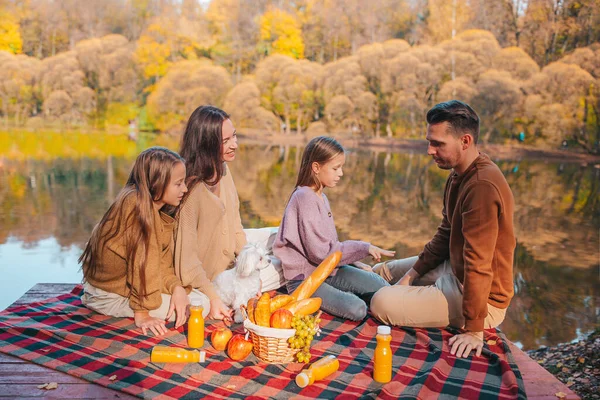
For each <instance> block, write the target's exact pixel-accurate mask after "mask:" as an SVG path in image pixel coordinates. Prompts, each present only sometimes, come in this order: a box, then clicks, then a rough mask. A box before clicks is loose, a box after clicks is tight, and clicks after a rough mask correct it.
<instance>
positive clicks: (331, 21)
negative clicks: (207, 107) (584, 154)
mask: <svg viewBox="0 0 600 400" xmlns="http://www.w3.org/2000/svg"><path fill="white" fill-rule="evenodd" d="M599 41H600V1H598V0H582V1H572V0H530V1H527V0H488V1H483V0H468V1H467V0H381V1H376V2H372V1H371V2H369V1H367V0H299V1H290V0H278V1H269V0H256V1H255V0H213V1H210V2H199V1H197V0H88V1H80V0H0V115H1V117H2V123H3V124H4V125H5V127H9V126H10V127H19V128H22V129H39V128H42V127H57V128H59V129H64V128H73V127H80V128H84V129H85V128H95V129H106V130H108V131H112V130H115V129H119V127H126V126H127V125H128V123H129V121H131V120H136V121H137V123H138V126H139V128H141V129H144V130H151V131H160V132H181V130H182V127H183V124H184V122H185V121H186V120H187V118H188V116H189V114H190V113H191V112H192V111H193V109H194V108H195V107H197V106H198V105H200V104H207V103H210V104H214V105H217V106H220V107H223V108H224V109H225V110H227V111H228V112H230V113H231V114H232V118H233V119H234V122H235V124H236V126H237V127H238V129H240V130H242V131H243V129H253V130H254V131H255V132H258V133H262V134H267V133H275V132H281V133H283V134H289V135H292V134H295V135H307V136H312V135H315V134H321V133H325V132H331V133H337V132H344V133H352V134H354V135H362V136H365V137H378V136H390V137H399V138H416V137H419V136H420V135H421V134H422V132H423V129H424V126H425V121H424V114H425V112H426V110H427V109H428V108H429V107H431V106H432V105H433V104H435V103H437V102H439V101H444V100H448V99H451V98H458V99H461V100H464V101H466V102H469V103H470V104H471V105H473V107H474V108H475V109H476V110H477V111H478V112H479V114H480V115H481V117H482V120H483V123H482V140H483V141H485V142H486V143H487V142H500V143H502V142H506V141H507V140H510V139H511V138H513V137H514V136H515V135H516V134H518V133H519V132H523V133H525V142H526V143H529V144H531V145H535V146H540V147H557V146H559V145H560V144H561V143H566V144H568V145H570V146H571V147H580V148H583V149H585V150H586V151H589V152H594V153H598V152H599V151H600V144H599V142H600V120H599V118H598V112H599V109H600V95H599V93H600V89H599V83H600V43H599ZM121 129H122V128H121Z"/></svg>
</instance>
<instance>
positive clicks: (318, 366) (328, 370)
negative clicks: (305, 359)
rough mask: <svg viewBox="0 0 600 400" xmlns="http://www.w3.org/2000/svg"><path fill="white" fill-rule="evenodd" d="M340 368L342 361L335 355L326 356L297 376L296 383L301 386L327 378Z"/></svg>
mask: <svg viewBox="0 0 600 400" xmlns="http://www.w3.org/2000/svg"><path fill="white" fill-rule="evenodd" d="M338 368H340V362H339V361H338V359H337V358H335V356H326V357H323V358H321V359H320V360H319V361H315V362H314V363H313V364H312V365H311V366H310V367H308V369H307V370H305V371H302V372H300V373H299V374H298V375H297V376H296V384H297V385H298V386H300V387H302V388H303V387H306V386H308V385H312V384H313V383H315V381H319V380H321V379H324V378H327V377H328V376H329V375H331V374H333V373H334V372H335V371H337V370H338Z"/></svg>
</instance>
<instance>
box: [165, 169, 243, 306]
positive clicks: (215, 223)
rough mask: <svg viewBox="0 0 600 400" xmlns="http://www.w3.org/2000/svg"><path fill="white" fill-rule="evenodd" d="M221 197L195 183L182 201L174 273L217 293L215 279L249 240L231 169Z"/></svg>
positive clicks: (206, 291)
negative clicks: (244, 228) (241, 216)
mask: <svg viewBox="0 0 600 400" xmlns="http://www.w3.org/2000/svg"><path fill="white" fill-rule="evenodd" d="M220 186H221V187H220V197H217V196H216V195H215V194H214V193H212V192H211V191H210V190H208V188H207V187H206V185H205V184H204V183H202V182H200V183H198V184H196V186H195V187H194V188H193V189H192V192H191V193H190V194H189V196H188V198H187V199H186V201H185V203H184V204H183V206H182V208H181V211H180V214H179V224H178V227H177V236H176V239H175V273H176V274H177V276H178V277H179V279H181V281H182V283H183V286H188V285H191V286H192V287H193V288H195V289H198V290H200V291H201V292H202V293H204V294H206V295H207V296H208V298H209V299H211V300H212V299H214V298H217V297H218V295H217V293H216V291H215V288H214V287H213V284H212V281H213V280H214V279H215V278H216V277H217V275H219V274H220V273H221V272H223V271H225V270H226V269H228V268H230V267H231V266H233V261H234V260H235V257H236V255H237V254H238V253H239V252H240V250H241V249H242V247H244V245H245V244H246V234H245V233H244V230H243V228H242V221H241V218H240V202H239V198H238V194H237V190H236V188H235V184H234V183H233V179H232V177H231V173H230V172H229V168H228V167H226V168H225V175H224V176H223V177H222V178H221V182H220Z"/></svg>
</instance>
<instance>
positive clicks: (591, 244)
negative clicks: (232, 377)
mask: <svg viewBox="0 0 600 400" xmlns="http://www.w3.org/2000/svg"><path fill="white" fill-rule="evenodd" d="M243 141H244V140H243V138H241V140H240V142H241V147H240V150H239V153H238V157H237V159H236V161H235V162H233V163H231V164H230V168H231V170H232V174H233V177H234V180H235V182H236V185H237V188H238V192H239V197H240V202H241V213H242V221H243V224H244V226H245V227H262V226H276V225H278V224H279V222H280V219H281V216H282V214H283V210H284V207H285V203H286V200H287V198H288V197H289V195H290V192H291V190H292V189H293V185H294V183H295V180H296V173H297V169H298V166H299V162H300V156H301V152H302V148H301V147H297V146H279V145H244V144H243ZM154 144H158V145H163V146H167V147H170V148H172V149H175V150H176V149H177V147H178V145H177V141H176V140H175V139H173V138H169V137H165V136H159V137H151V136H145V137H143V138H141V139H140V140H139V141H138V142H137V143H134V142H130V141H128V140H127V137H126V136H125V135H106V134H75V133H71V134H60V133H48V134H44V135H36V134H34V133H27V132H23V133H0V273H1V274H2V280H1V282H0V310H1V309H4V308H5V307H6V306H8V305H9V304H10V303H12V302H13V301H15V300H16V299H17V298H19V297H20V296H21V295H22V294H23V293H25V291H27V290H28V289H29V288H31V287H32V286H33V285H34V284H36V283H38V282H72V283H77V282H80V280H81V271H80V270H79V265H78V264H77V258H78V256H79V254H81V251H82V250H81V249H82V246H83V245H84V244H85V242H86V241H87V239H88V237H89V235H90V232H91V230H92V228H93V227H94V225H95V224H96V223H97V222H98V221H99V219H100V218H101V217H102V215H103V213H104V212H105V210H106V208H107V207H108V205H109V204H110V202H111V201H112V199H114V197H115V196H116V194H117V193H118V191H119V190H120V188H121V187H122V185H123V183H124V182H125V180H126V179H127V176H128V174H129V170H130V168H131V166H132V164H133V160H134V159H135V156H136V155H137V154H138V153H139V151H141V150H143V149H144V148H146V147H149V146H151V145H154ZM492 158H494V155H493V154H492ZM497 164H498V165H499V166H500V168H501V169H502V171H503V172H504V174H505V176H506V178H507V180H508V182H509V184H510V186H511V188H512V190H513V193H514V196H515V230H516V236H517V241H518V244H517V249H516V254H515V264H514V276H515V297H514V299H513V301H512V303H511V306H510V308H509V310H508V315H507V319H506V320H505V321H504V323H503V324H502V325H501V328H502V330H503V331H504V332H505V333H506V334H507V336H508V337H509V338H510V339H511V340H512V341H514V342H515V343H517V344H518V345H519V346H521V347H522V348H523V349H535V348H538V347H540V346H543V345H554V344H557V343H562V342H569V341H572V340H576V339H577V338H580V337H582V336H583V335H585V334H586V333H588V332H590V331H592V330H593V329H594V328H595V327H597V326H598V323H599V317H600V276H599V270H600V265H599V257H600V254H599V252H600V250H599V243H600V238H599V231H600V188H599V187H600V169H599V168H597V166H594V165H582V164H580V163H568V162H563V163H556V162H546V161H543V160H527V159H522V160H519V159H515V160H501V161H497ZM344 172H345V175H344V177H343V178H342V181H341V183H340V184H339V186H338V187H336V188H335V189H333V190H330V191H329V192H328V196H329V199H330V201H331V205H332V209H333V212H334V217H335V221H336V225H337V228H338V232H339V234H340V237H341V238H342V239H349V238H352V239H360V240H365V241H369V242H372V243H373V244H375V245H378V246H381V247H384V248H390V249H394V250H396V254H397V256H398V257H408V256H413V255H417V254H418V253H419V252H420V250H421V249H422V247H423V245H424V244H425V243H427V241H428V240H429V239H430V238H431V236H432V235H433V234H434V232H435V230H436V228H437V226H438V224H439V222H440V218H441V207H442V191H443V186H444V183H445V180H446V177H447V176H448V171H443V170H440V169H438V168H437V167H436V166H435V164H434V163H433V162H432V160H431V159H430V158H429V157H428V156H426V155H425V149H423V151H414V150H413V151H410V150H406V151H402V150H398V152H384V151H371V150H366V149H349V154H348V157H347V161H346V167H345V168H344Z"/></svg>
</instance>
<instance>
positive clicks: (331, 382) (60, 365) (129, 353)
mask: <svg viewBox="0 0 600 400" xmlns="http://www.w3.org/2000/svg"><path fill="white" fill-rule="evenodd" d="M81 293H82V288H81V286H77V287H76V288H75V289H74V290H73V291H72V292H71V293H70V294H65V295H62V296H59V297H56V298H54V299H49V300H46V301H42V302H37V303H31V304H27V305H23V306H15V307H11V308H9V309H7V310H5V311H3V312H2V313H0V352H3V353H7V354H11V355H13V356H17V357H20V358H23V359H25V360H28V361H31V362H34V363H36V364H40V365H43V366H46V367H49V368H53V369H56V370H58V371H62V372H66V373H68V374H70V375H74V376H77V377H80V378H83V379H86V380H89V381H90V382H94V383H96V384H99V385H104V386H107V387H109V388H112V389H116V390H122V391H124V392H127V393H130V394H132V395H135V396H138V397H142V398H160V399H186V398H190V399H191V398H194V399H196V398H201V397H206V398H250V399H252V398H255V399H257V398H275V399H278V398H280V399H289V398H328V399H329V398H336V397H343V398H376V397H378V398H383V399H392V398H394V399H395V398H469V399H472V398H481V397H483V398H498V399H514V398H526V396H525V391H524V388H523V381H522V379H521V375H520V373H519V370H518V368H517V366H516V364H515V362H514V360H513V358H512V355H511V353H510V350H509V348H508V345H507V344H506V338H505V337H504V335H503V334H502V333H501V332H499V331H496V330H491V331H488V332H486V340H487V341H488V342H487V344H486V346H485V348H484V353H483V354H482V356H481V357H474V356H473V357H470V358H468V359H459V358H456V357H454V356H452V355H450V353H449V348H448V338H449V337H450V336H451V335H452V333H451V332H449V331H447V330H440V329H413V328H393V329H392V343H391V348H392V351H393V353H394V355H393V371H392V376H393V378H392V381H391V382H389V383H387V384H380V383H377V382H375V381H373V379H372V373H373V363H372V359H373V352H374V350H375V345H376V341H375V334H376V330H377V325H378V324H377V322H376V321H375V320H373V319H371V318H366V319H365V320H364V321H362V322H351V321H344V320H341V319H338V318H334V317H332V316H330V315H326V314H324V315H323V318H322V323H321V327H322V334H321V336H320V337H315V340H314V341H313V349H312V354H313V358H312V360H311V361H314V360H316V359H318V358H320V357H322V356H324V355H329V354H333V355H335V356H337V357H338V359H339V362H340V369H339V371H338V372H336V373H335V374H333V375H331V376H330V377H329V378H327V379H324V380H323V381H318V382H315V384H313V385H311V386H308V387H306V388H304V389H301V388H299V387H298V386H297V385H296V384H295V382H294V378H295V376H296V375H297V374H298V372H299V371H300V370H301V369H302V368H303V367H304V364H299V363H290V364H288V365H273V364H267V363H264V362H261V361H260V360H258V359H257V358H256V357H255V356H254V355H253V354H251V355H250V356H249V357H248V358H246V359H245V360H244V361H242V362H235V361H232V360H230V359H229V358H228V357H227V356H226V354H225V353H224V352H217V351H216V350H214V349H213V348H212V346H211V345H210V344H209V343H208V340H207V341H206V344H205V346H204V350H206V352H207V354H206V355H207V359H206V362H205V363H203V364H156V363H152V362H150V352H151V351H152V348H153V347H154V346H155V345H169V346H181V347H185V346H186V338H185V335H184V330H183V328H180V329H179V330H173V329H172V330H170V332H169V334H167V335H166V336H163V337H147V336H143V335H141V334H138V333H136V331H134V330H133V328H134V325H133V320H132V319H128V318H112V317H107V316H103V315H99V314H97V313H95V312H92V311H90V310H88V309H87V308H85V307H84V306H83V305H82V304H81V300H80V296H81ZM218 324H221V323H218ZM216 325H217V324H216V323H215V324H212V325H211V324H207V326H206V334H207V337H208V336H209V335H210V333H211V332H212V330H214V329H216ZM236 330H237V331H239V332H240V333H241V331H242V330H243V328H242V327H241V325H240V326H239V327H238V328H237V329H236Z"/></svg>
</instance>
